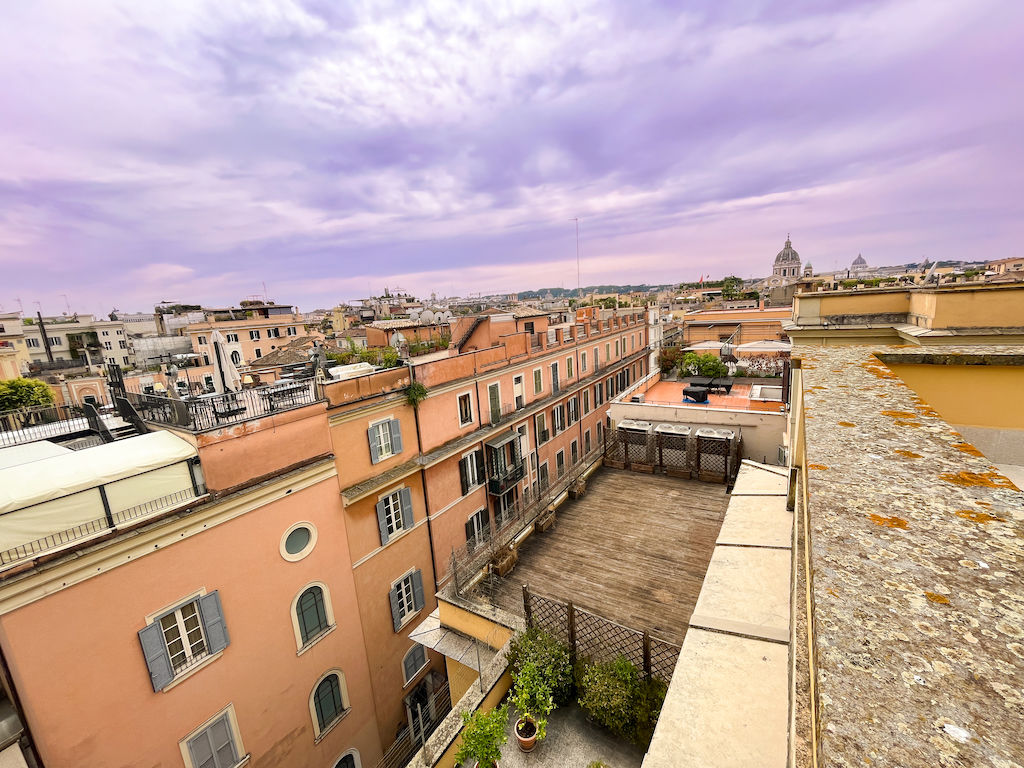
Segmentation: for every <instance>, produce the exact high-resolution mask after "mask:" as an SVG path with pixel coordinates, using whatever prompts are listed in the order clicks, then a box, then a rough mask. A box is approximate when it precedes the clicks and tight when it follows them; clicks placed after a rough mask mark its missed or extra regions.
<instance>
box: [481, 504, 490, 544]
mask: <svg viewBox="0 0 1024 768" xmlns="http://www.w3.org/2000/svg"><path fill="white" fill-rule="evenodd" d="M480 511H481V512H483V519H484V527H483V536H484V538H485V539H489V538H490V537H491V513H490V512H488V511H487V510H486V509H481V510H480Z"/></svg>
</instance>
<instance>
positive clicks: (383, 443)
mask: <svg viewBox="0 0 1024 768" xmlns="http://www.w3.org/2000/svg"><path fill="white" fill-rule="evenodd" d="M366 434H367V438H368V439H369V442H370V461H372V462H373V463H374V464H376V463H377V462H379V461H383V460H384V459H387V458H390V457H392V456H397V455H398V454H400V453H401V452H402V425H401V424H400V423H399V421H398V420H397V419H391V420H389V421H382V422H379V423H377V424H373V425H371V426H370V428H369V429H368V430H366Z"/></svg>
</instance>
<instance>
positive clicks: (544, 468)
mask: <svg viewBox="0 0 1024 768" xmlns="http://www.w3.org/2000/svg"><path fill="white" fill-rule="evenodd" d="M537 479H538V482H539V483H540V489H541V490H542V491H544V490H546V489H547V487H548V483H549V480H548V463H547V462H546V461H545V462H544V463H543V464H541V465H540V471H539V472H538V473H537Z"/></svg>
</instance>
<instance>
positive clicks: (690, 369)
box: [679, 352, 729, 378]
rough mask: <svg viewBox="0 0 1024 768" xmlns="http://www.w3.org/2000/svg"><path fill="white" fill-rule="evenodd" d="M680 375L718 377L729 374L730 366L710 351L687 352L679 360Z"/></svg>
mask: <svg viewBox="0 0 1024 768" xmlns="http://www.w3.org/2000/svg"><path fill="white" fill-rule="evenodd" d="M679 375H680V376H681V377H684V378H685V377H686V376H708V377H710V378H717V377H721V376H728V375H729V367H728V366H727V365H726V364H725V363H723V362H722V361H721V360H719V359H718V357H716V356H715V355H712V354H710V353H708V354H706V355H698V354H697V353H696V352H687V353H686V354H685V355H683V359H682V360H680V361H679Z"/></svg>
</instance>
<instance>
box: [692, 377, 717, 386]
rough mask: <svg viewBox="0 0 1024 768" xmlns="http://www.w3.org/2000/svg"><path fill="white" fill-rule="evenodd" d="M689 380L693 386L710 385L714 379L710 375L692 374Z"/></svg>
mask: <svg viewBox="0 0 1024 768" xmlns="http://www.w3.org/2000/svg"><path fill="white" fill-rule="evenodd" d="M687 381H688V382H689V384H690V386H691V387H710V386H711V382H713V381H714V379H712V378H711V377H710V376H691V377H690V378H689V379H687Z"/></svg>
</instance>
